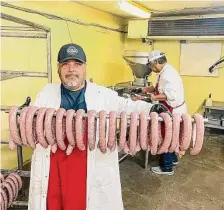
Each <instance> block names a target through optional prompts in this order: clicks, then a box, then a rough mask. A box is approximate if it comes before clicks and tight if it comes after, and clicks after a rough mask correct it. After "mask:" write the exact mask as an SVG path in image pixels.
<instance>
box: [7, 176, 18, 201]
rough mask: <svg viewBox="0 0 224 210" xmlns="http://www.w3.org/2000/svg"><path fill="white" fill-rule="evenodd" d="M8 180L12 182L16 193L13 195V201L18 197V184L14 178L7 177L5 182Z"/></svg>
mask: <svg viewBox="0 0 224 210" xmlns="http://www.w3.org/2000/svg"><path fill="white" fill-rule="evenodd" d="M9 179H10V180H12V181H13V183H14V186H15V188H16V193H15V197H14V200H16V199H17V197H18V193H19V182H18V180H17V178H16V177H15V176H8V177H7V180H9Z"/></svg>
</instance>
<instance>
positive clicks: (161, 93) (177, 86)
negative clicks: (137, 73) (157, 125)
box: [142, 50, 187, 175]
mask: <svg viewBox="0 0 224 210" xmlns="http://www.w3.org/2000/svg"><path fill="white" fill-rule="evenodd" d="M147 65H148V67H149V68H151V69H152V71H153V72H154V73H156V74H157V81H156V85H155V87H153V86H149V87H144V88H143V89H142V92H145V93H151V100H152V101H154V102H159V103H160V104H163V105H164V106H165V107H167V108H168V109H169V111H170V112H171V113H178V114H184V113H186V112H187V106H186V103H185V99H184V86H183V82H182V79H181V77H180V75H179V74H178V72H177V71H176V70H175V69H174V67H173V66H171V65H170V64H168V63H167V58H166V56H165V54H164V53H163V52H161V51H158V50H155V51H152V52H151V53H149V57H148V64H147ZM163 132H164V131H163ZM159 162H160V164H159V165H160V166H159V167H152V171H153V172H154V173H157V174H165V175H173V173H174V171H173V166H174V165H177V164H178V159H177V156H176V154H175V153H164V154H162V155H160V161H159Z"/></svg>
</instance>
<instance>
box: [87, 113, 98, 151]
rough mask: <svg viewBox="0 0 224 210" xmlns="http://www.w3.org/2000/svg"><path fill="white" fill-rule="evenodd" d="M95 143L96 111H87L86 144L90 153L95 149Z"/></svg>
mask: <svg viewBox="0 0 224 210" xmlns="http://www.w3.org/2000/svg"><path fill="white" fill-rule="evenodd" d="M95 143H96V111H95V110H89V111H88V144H89V150H90V151H92V150H94V149H95Z"/></svg>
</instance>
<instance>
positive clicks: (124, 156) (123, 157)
mask: <svg viewBox="0 0 224 210" xmlns="http://www.w3.org/2000/svg"><path fill="white" fill-rule="evenodd" d="M128 155H129V154H125V155H123V156H122V157H121V158H120V159H119V162H121V161H122V160H123V159H125V158H126V157H127V156H128Z"/></svg>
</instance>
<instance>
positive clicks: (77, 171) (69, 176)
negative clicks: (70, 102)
mask: <svg viewBox="0 0 224 210" xmlns="http://www.w3.org/2000/svg"><path fill="white" fill-rule="evenodd" d="M86 125H87V122H86ZM84 128H85V129H84V130H85V131H84V143H85V145H86V142H87V126H85V127H84ZM65 144H66V147H67V145H68V140H67V138H65ZM86 177H87V150H85V151H80V150H79V149H78V148H77V147H75V148H74V150H73V152H72V153H71V154H70V155H68V156H67V155H66V153H65V151H62V150H60V149H59V148H58V149H57V151H56V153H55V154H53V153H52V152H51V155H50V176H49V184H48V194H47V210H85V209H86Z"/></svg>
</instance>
